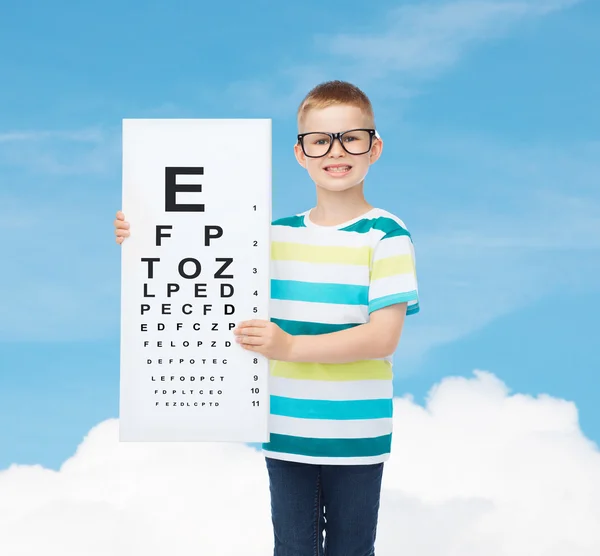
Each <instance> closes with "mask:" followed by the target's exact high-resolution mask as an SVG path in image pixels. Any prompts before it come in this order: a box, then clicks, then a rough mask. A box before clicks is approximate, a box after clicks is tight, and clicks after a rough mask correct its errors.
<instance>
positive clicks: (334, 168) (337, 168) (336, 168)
mask: <svg viewBox="0 0 600 556" xmlns="http://www.w3.org/2000/svg"><path fill="white" fill-rule="evenodd" d="M351 169H352V166H350V165H349V164H329V165H327V166H324V167H323V170H325V172H327V173H328V174H333V175H337V176H341V175H345V174H347V173H348V172H349V171H350V170H351Z"/></svg>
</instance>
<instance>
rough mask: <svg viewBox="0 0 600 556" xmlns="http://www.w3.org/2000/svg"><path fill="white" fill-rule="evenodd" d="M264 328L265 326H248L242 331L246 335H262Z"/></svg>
mask: <svg viewBox="0 0 600 556" xmlns="http://www.w3.org/2000/svg"><path fill="white" fill-rule="evenodd" d="M263 330H264V328H258V327H256V326H255V327H250V326H249V327H246V328H244V330H243V332H241V333H242V334H244V335H245V336H260V335H262V331H263Z"/></svg>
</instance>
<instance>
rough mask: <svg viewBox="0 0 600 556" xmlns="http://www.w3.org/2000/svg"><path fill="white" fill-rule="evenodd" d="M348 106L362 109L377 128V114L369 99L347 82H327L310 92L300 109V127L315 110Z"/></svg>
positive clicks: (298, 116) (298, 115)
mask: <svg viewBox="0 0 600 556" xmlns="http://www.w3.org/2000/svg"><path fill="white" fill-rule="evenodd" d="M340 104H346V105H348V106H355V107H356V108H360V109H361V110H362V111H363V112H364V113H365V114H366V115H367V116H369V117H370V118H371V120H372V121H373V126H375V114H374V112H373V106H372V105H371V101H370V100H369V97H368V96H367V95H366V94H365V93H363V91H361V90H360V89H359V88H358V87H357V86H356V85H352V83H348V82H346V81H337V80H336V81H326V82H325V83H321V84H320V85H317V86H316V87H314V88H313V89H311V90H310V91H309V93H308V94H307V95H306V96H305V97H304V99H303V100H302V102H301V103H300V106H299V107H298V114H297V118H298V125H300V124H301V122H302V120H303V118H304V115H305V114H306V113H307V112H308V111H309V110H312V109H313V108H317V109H318V108H327V107H328V106H332V105H340Z"/></svg>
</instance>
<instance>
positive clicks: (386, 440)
mask: <svg viewBox="0 0 600 556" xmlns="http://www.w3.org/2000/svg"><path fill="white" fill-rule="evenodd" d="M262 447H263V449H264V450H268V451H269V452H279V453H284V454H299V455H302V456H312V457H323V458H352V457H354V458H360V457H368V456H380V455H382V454H389V453H390V451H391V448H392V435H391V434H386V435H384V436H376V437H374V438H304V437H299V436H288V435H285V434H275V433H271V435H270V442H266V443H264V444H263V445H262Z"/></svg>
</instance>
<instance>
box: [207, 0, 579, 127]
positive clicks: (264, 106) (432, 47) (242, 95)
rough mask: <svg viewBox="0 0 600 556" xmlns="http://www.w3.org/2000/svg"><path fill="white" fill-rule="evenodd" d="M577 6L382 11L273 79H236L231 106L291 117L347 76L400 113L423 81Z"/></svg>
mask: <svg viewBox="0 0 600 556" xmlns="http://www.w3.org/2000/svg"><path fill="white" fill-rule="evenodd" d="M580 1H581V0H457V1H442V2H440V1H436V2H420V3H413V4H408V5H403V6H400V7H397V8H393V9H391V10H387V11H386V12H385V13H383V14H380V15H379V17H376V19H377V21H371V22H369V21H367V22H366V24H368V25H371V26H372V27H374V28H375V31H373V33H371V34H368V33H364V32H360V33H338V34H333V35H331V34H316V35H315V36H314V37H313V38H312V43H313V49H312V51H311V50H308V51H306V52H305V60H308V61H303V62H302V63H300V62H299V63H298V64H291V65H290V63H289V61H288V60H287V59H286V61H285V63H282V66H281V67H280V68H279V71H276V72H274V76H273V74H271V76H270V77H269V78H267V79H259V78H257V79H253V80H242V81H238V82H235V83H233V84H232V85H231V87H230V88H229V89H228V91H227V92H228V94H229V96H230V97H231V100H232V102H233V106H234V107H238V108H241V109H243V110H245V111H248V110H254V111H256V112H258V113H262V112H264V111H267V112H268V113H269V114H270V115H275V114H277V115H283V116H288V117H289V116H290V114H291V113H290V106H295V105H297V104H298V103H299V102H300V100H301V99H302V97H303V96H304V95H305V94H306V93H307V92H308V91H309V90H310V88H312V87H313V86H315V85H316V84H317V83H318V82H320V81H325V80H326V79H346V80H348V81H351V82H359V83H360V84H361V87H362V88H364V89H366V90H368V92H369V93H370V95H371V96H372V97H373V98H375V97H377V95H381V96H382V97H386V98H389V99H390V100H393V102H394V111H395V112H397V111H398V100H399V99H405V98H409V97H413V96H415V95H416V94H418V92H417V90H418V87H419V86H420V83H422V82H423V81H424V80H428V79H431V78H435V77H438V76H439V74H440V73H441V72H443V71H446V70H448V69H450V68H451V67H453V66H454V65H456V64H457V63H458V62H459V61H460V60H461V59H462V58H463V57H464V56H465V55H467V54H468V52H469V50H470V49H472V48H474V47H476V46H478V45H479V44H480V43H483V42H486V41H489V40H494V39H498V38H500V37H502V36H505V35H507V34H508V33H510V32H511V31H513V30H514V29H516V28H517V26H518V25H520V24H522V23H524V22H527V21H529V20H535V19H536V18H540V17H543V16H546V15H548V14H550V13H552V12H556V11H559V10H565V9H567V8H570V7H571V6H573V5H575V4H577V3H579V2H580ZM332 72H333V74H332ZM274 77H275V78H274ZM384 79H385V82H383V81H382V80H384ZM398 80H401V81H398ZM219 94H221V92H220V91H219ZM383 110H384V108H380V109H379V110H378V113H379V114H380V115H381V114H382V113H383V112H382V111H383Z"/></svg>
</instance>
